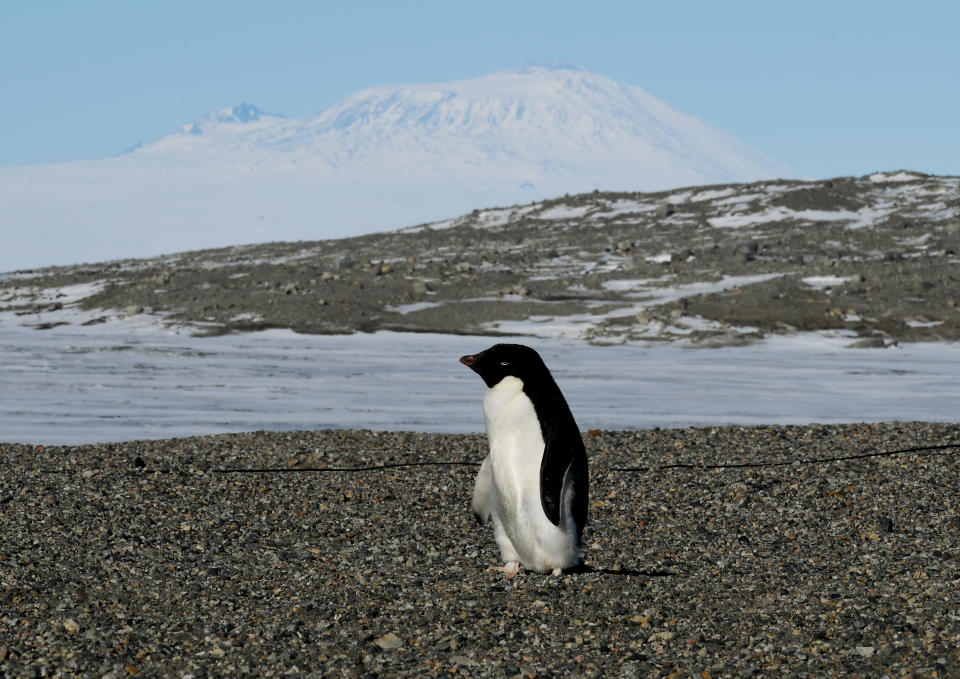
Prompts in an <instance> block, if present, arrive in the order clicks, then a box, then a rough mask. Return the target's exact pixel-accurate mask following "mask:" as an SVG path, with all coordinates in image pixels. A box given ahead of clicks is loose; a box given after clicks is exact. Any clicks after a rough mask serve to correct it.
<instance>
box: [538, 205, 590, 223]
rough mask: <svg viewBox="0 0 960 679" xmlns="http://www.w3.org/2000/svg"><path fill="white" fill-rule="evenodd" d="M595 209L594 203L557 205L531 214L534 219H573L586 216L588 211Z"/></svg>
mask: <svg viewBox="0 0 960 679" xmlns="http://www.w3.org/2000/svg"><path fill="white" fill-rule="evenodd" d="M593 209H595V207H594V206H593V205H557V206H555V207H552V208H550V209H548V210H544V211H543V212H538V213H536V214H534V215H531V216H532V217H533V218H534V219H544V220H554V221H560V220H572V219H580V218H582V217H584V216H585V215H586V214H587V212H589V211H590V210H593Z"/></svg>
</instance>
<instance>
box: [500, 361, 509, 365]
mask: <svg viewBox="0 0 960 679" xmlns="http://www.w3.org/2000/svg"><path fill="white" fill-rule="evenodd" d="M500 365H502V366H508V365H510V361H500Z"/></svg>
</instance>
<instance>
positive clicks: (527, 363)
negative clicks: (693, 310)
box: [460, 344, 589, 577]
mask: <svg viewBox="0 0 960 679" xmlns="http://www.w3.org/2000/svg"><path fill="white" fill-rule="evenodd" d="M460 362H461V363H463V364H464V365H465V366H467V367H469V368H470V369H471V370H473V371H474V372H476V373H477V374H478V375H480V377H481V378H483V381H484V382H485V383H486V385H487V387H488V389H487V392H486V395H485V396H484V399H483V410H484V414H485V416H486V426H487V438H488V439H489V444H490V453H489V454H488V455H487V456H486V458H485V459H484V460H483V463H482V464H481V465H480V471H479V472H478V474H477V478H476V482H475V483H474V489H473V500H472V509H473V513H474V516H475V517H476V518H477V521H478V522H480V523H481V524H484V523H487V522H488V521H490V520H492V521H493V536H494V540H495V541H496V543H497V547H498V548H499V550H500V557H501V559H502V560H503V562H504V564H505V565H504V566H497V567H495V568H496V569H497V570H501V571H503V572H504V573H506V574H507V576H508V577H513V576H515V575H516V574H517V573H518V572H519V571H520V570H521V568H526V569H528V570H531V571H535V572H537V573H553V574H554V575H559V574H560V573H561V572H562V571H563V570H564V569H567V568H571V567H573V566H576V565H578V564H579V563H580V539H581V537H582V535H583V528H584V526H585V525H586V523H587V496H588V491H589V481H588V474H587V453H586V450H585V449H584V446H583V439H582V438H581V437H580V429H579V428H578V427H577V423H576V421H575V420H574V419H573V414H572V413H571V412H570V407H569V406H568V405H567V401H566V399H564V397H563V394H562V393H561V392H560V388H559V387H558V386H557V383H556V382H555V381H554V379H553V376H552V375H551V374H550V371H549V370H548V369H547V366H546V365H545V364H544V362H543V359H542V358H540V354H538V353H537V352H536V351H534V350H533V349H531V348H530V347H527V346H524V345H522V344H496V345H494V346H492V347H490V348H489V349H486V350H485V351H481V352H480V353H478V354H471V355H468V356H463V357H462V358H461V359H460Z"/></svg>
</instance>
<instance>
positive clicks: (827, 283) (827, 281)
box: [800, 276, 856, 290]
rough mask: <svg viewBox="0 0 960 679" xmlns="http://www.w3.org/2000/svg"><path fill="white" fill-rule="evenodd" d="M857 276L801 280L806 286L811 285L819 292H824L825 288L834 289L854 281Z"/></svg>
mask: <svg viewBox="0 0 960 679" xmlns="http://www.w3.org/2000/svg"><path fill="white" fill-rule="evenodd" d="M854 278H856V276H807V277H806V278H801V279H800V280H802V281H803V282H804V284H805V285H809V286H810V287H811V288H816V289H817V290H822V289H824V288H833V287H836V286H838V285H843V284H844V283H846V282H847V281H852V280H853V279H854Z"/></svg>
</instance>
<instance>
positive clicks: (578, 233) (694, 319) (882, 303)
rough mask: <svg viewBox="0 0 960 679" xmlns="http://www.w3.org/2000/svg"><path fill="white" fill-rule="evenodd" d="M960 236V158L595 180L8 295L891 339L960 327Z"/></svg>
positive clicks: (187, 312) (359, 325) (109, 305)
mask: <svg viewBox="0 0 960 679" xmlns="http://www.w3.org/2000/svg"><path fill="white" fill-rule="evenodd" d="M958 253H960V178H956V177H937V176H929V175H922V174H917V173H898V174H894V173H887V174H884V175H872V176H870V177H861V178H849V177H847V178H838V179H833V180H829V181H815V182H797V181H773V182H760V183H756V184H744V185H730V186H714V187H702V188H696V189H681V190H675V191H669V192H662V193H650V194H614V193H601V192H595V193H591V194H582V195H577V196H564V197H562V198H558V199H556V200H552V201H547V202H543V203H536V204H531V205H528V206H517V207H513V208H504V209H496V210H478V211H474V212H473V213H471V214H470V215H466V216H464V217H462V218H459V219H455V220H451V221H450V222H446V223H441V224H434V225H426V226H422V227H416V228H411V229H406V230H403V231H397V232H389V233H380V234H373V235H368V236H362V237H358V238H350V239H344V240H335V241H319V242H300V243H269V244H261V245H250V246H238V247H230V248H223V249H219V250H206V251H198V252H188V253H181V254H177V255H170V256H165V257H158V258H153V259H146V260H130V261H119V262H112V263H107V264H97V265H81V266H72V267H62V268H54V269H45V270H42V271H36V272H30V273H29V275H27V274H19V275H18V274H14V275H8V276H7V277H6V278H5V279H4V280H2V281H0V304H2V305H5V306H3V307H0V308H6V309H7V310H13V311H17V312H18V313H24V314H26V315H28V316H29V318H30V319H31V322H37V323H38V324H39V325H40V326H41V327H43V324H44V323H46V324H47V325H50V324H55V323H56V322H58V321H57V320H56V311H57V310H58V309H57V306H56V302H55V300H54V302H53V303H51V302H49V301H45V302H43V303H40V302H38V299H40V298H41V297H42V292H43V290H44V289H48V290H49V289H51V288H53V287H55V286H66V285H73V284H76V283H84V282H102V284H103V287H102V289H101V290H100V291H99V292H96V294H92V295H90V296H88V297H86V298H85V299H83V300H82V302H80V305H81V306H82V307H83V308H85V309H87V310H89V311H90V314H91V316H90V321H96V320H99V319H103V320H109V319H110V318H113V317H116V316H117V315H122V314H130V313H143V312H144V311H145V312H147V313H155V314H162V315H164V317H165V318H166V319H167V320H168V321H169V322H178V323H196V324H200V325H201V327H202V332H208V333H222V332H234V331H246V330H257V329H263V328H272V327H284V328H292V329H293V330H295V331H297V332H305V333H350V332H357V331H374V330H378V329H392V330H403V331H414V332H416V331H432V332H450V333H479V334H498V333H500V332H502V329H501V328H499V327H498V322H499V321H505V320H522V319H527V318H529V317H531V316H537V317H543V318H549V317H552V318H563V317H569V316H571V315H575V314H577V315H580V316H579V320H580V321H581V323H582V328H583V330H582V332H581V334H582V335H583V336H585V337H587V338H589V339H591V340H593V341H597V342H616V341H622V340H625V339H655V340H676V339H681V340H684V341H689V342H692V343H701V344H705V345H710V344H723V343H730V342H744V341H751V340H753V339H755V338H757V337H761V336H763V335H765V334H769V333H778V332H793V331H795V330H828V329H829V330H843V331H848V332H850V333H851V334H855V335H856V336H858V337H860V338H861V339H862V340H863V341H864V342H865V343H867V344H871V343H872V344H874V345H876V346H884V345H888V344H890V343H891V342H898V341H929V340H951V341H953V340H957V339H960V309H958V307H957V303H958V300H960V257H958ZM763 275H767V276H769V278H768V279H766V280H759V279H742V280H734V281H728V282H727V283H726V284H725V287H726V289H721V288H722V287H724V286H719V287H714V288H713V289H708V290H707V291H705V292H702V293H699V292H698V291H697V290H696V289H695V288H694V289H688V290H687V293H686V294H685V295H684V296H682V298H677V295H673V296H672V297H671V298H662V297H658V296H659V295H662V294H663V293H664V292H666V291H668V290H670V289H672V288H676V287H677V286H691V285H694V284H698V283H700V284H716V283H718V282H719V281H722V280H723V279H724V278H725V277H746V276H763ZM810 277H830V278H829V279H825V282H821V283H820V284H818V285H816V286H814V285H810V284H808V283H807V282H804V279H805V278H810ZM751 281H753V282H751ZM644 299H647V300H648V301H647V302H646V303H644ZM38 315H39V317H38Z"/></svg>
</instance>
